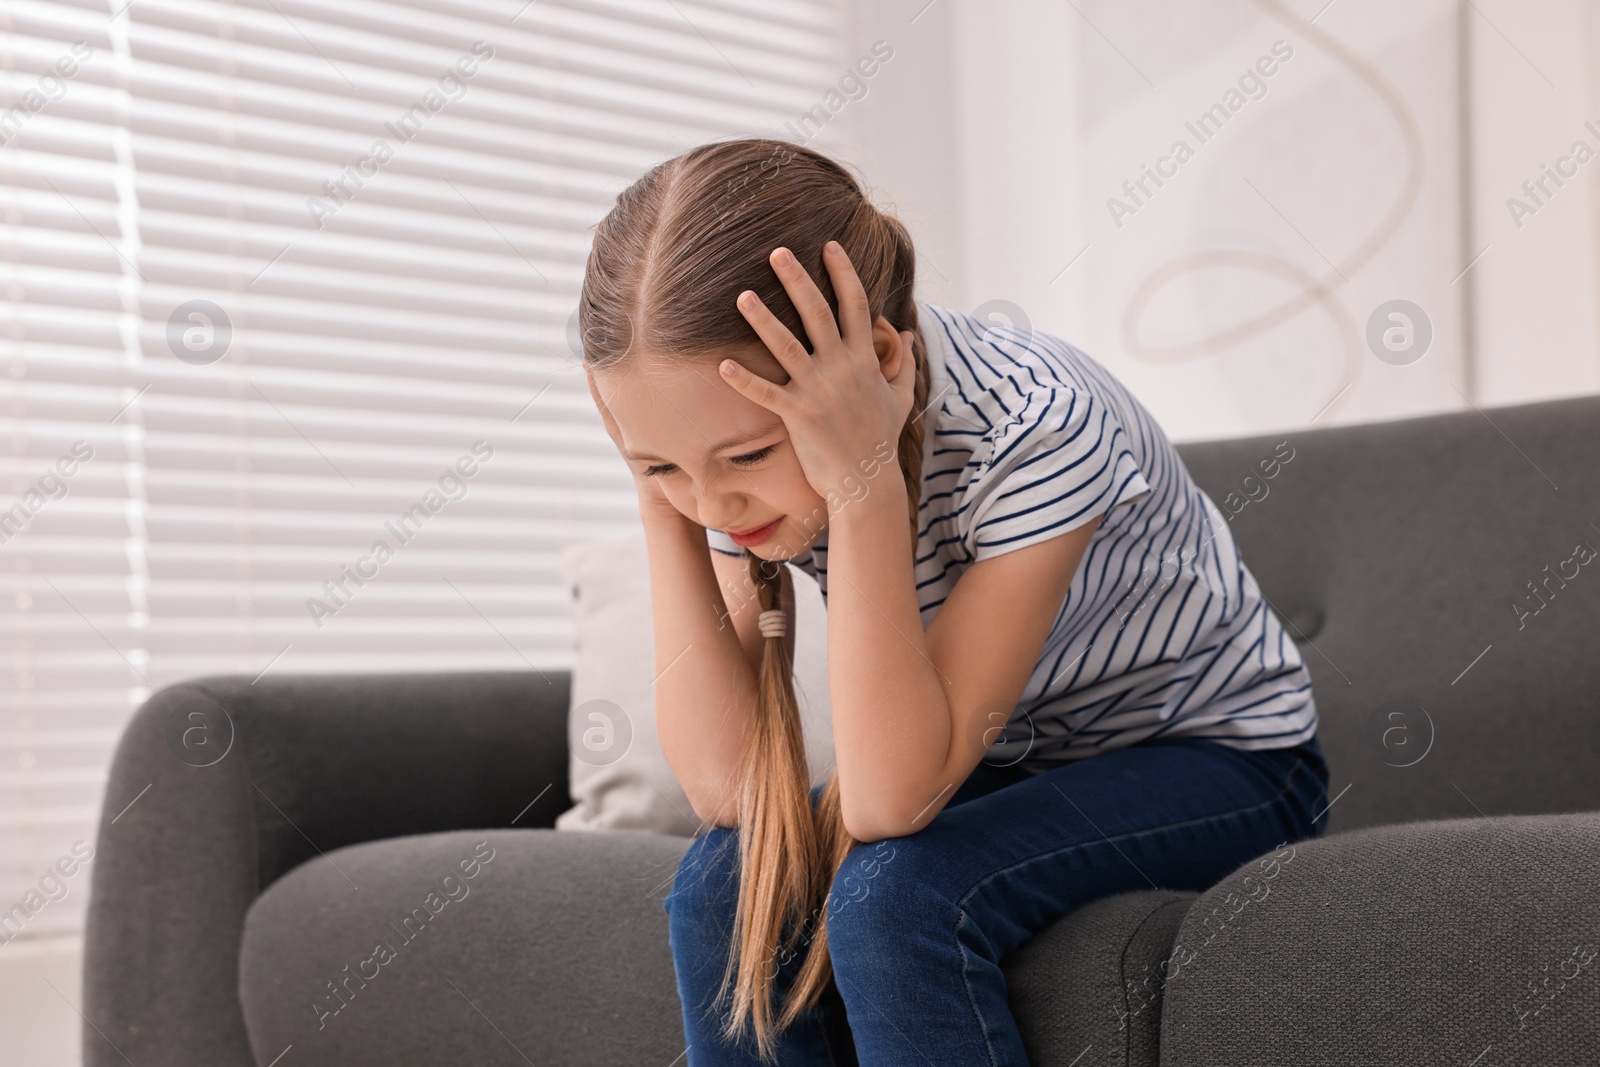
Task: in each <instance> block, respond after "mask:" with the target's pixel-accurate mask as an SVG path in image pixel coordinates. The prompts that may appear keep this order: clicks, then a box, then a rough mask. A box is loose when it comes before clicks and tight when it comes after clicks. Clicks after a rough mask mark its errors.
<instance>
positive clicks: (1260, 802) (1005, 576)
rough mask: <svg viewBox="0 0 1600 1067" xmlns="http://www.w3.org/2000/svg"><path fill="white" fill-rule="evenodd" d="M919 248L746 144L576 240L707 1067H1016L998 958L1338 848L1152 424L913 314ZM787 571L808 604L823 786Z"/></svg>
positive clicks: (1211, 548)
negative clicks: (1296, 856) (1310, 842)
mask: <svg viewBox="0 0 1600 1067" xmlns="http://www.w3.org/2000/svg"><path fill="white" fill-rule="evenodd" d="M914 263H915V255H914V252H913V250H912V246H911V241H910V238H909V236H908V235H907V233H906V230H905V228H904V227H903V225H902V224H901V223H900V222H899V221H898V220H897V219H895V218H894V217H893V216H892V215H889V214H886V213H884V212H881V211H879V210H878V209H877V208H876V207H874V206H873V204H872V203H870V202H869V201H868V200H867V198H866V197H865V196H864V194H863V192H862V189H861V187H860V186H859V185H858V183H857V182H856V181H855V179H854V178H853V177H852V176H851V175H850V174H849V173H848V172H847V171H846V170H845V169H844V168H843V167H841V166H840V165H839V164H838V163H836V162H834V161H833V160H831V159H829V158H828V157H827V156H825V155H822V154H820V153H818V152H816V151H814V150H812V149H808V148H803V147H800V146H798V145H794V144H790V143H787V142H783V141H774V140H765V139H745V140H735V141H727V142H720V143H714V144H709V145H703V146H701V147H698V148H695V149H693V150H691V151H688V152H685V153H684V154H682V155H680V156H678V157H676V158H674V159H671V160H668V161H667V162H665V163H662V164H660V165H659V166H656V167H654V168H653V169H651V170H650V171H649V172H648V173H646V174H645V175H644V176H643V177H642V178H640V179H639V180H638V181H636V182H635V183H634V184H633V185H632V186H630V187H629V188H628V189H626V190H625V191H623V193H622V194H621V196H619V197H618V199H617V203H616V206H615V207H614V209H613V210H612V211H611V212H610V214H608V215H607V216H606V217H605V219H603V220H602V221H601V222H600V223H599V225H598V226H597V228H596V232H595V239H594V245H593V249H592V251H591V253H590V256H589V261H588V265H587V270H586V273H585V277H584V283H583V293H582V297H581V302H580V305H579V315H580V326H581V329H582V338H583V357H584V362H585V371H586V374H587V376H588V381H589V388H590V392H591V394H592V395H593V396H594V400H595V403H596V405H597V406H598V408H599V410H600V412H601V416H602V418H603V420H604V422H605V425H606V429H607V431H608V432H609V433H610V435H611V437H612V440H613V441H614V442H615V443H616V445H617V448H618V450H619V451H620V452H621V453H622V455H623V456H624V458H625V459H626V460H627V462H628V464H629V467H630V469H631V470H632V472H633V475H634V480H635V485H636V488H637V491H638V496H639V505H640V513H641V517H642V519H643V522H644V529H645V537H646V543H647V548H648V554H649V560H650V589H651V600H652V619H653V624H654V634H655V650H656V653H655V655H656V673H657V678H656V683H655V710H656V717H657V725H658V729H659V732H660V737H661V744H662V748H663V750H664V752H665V754H666V757H667V759H668V762H669V763H670V764H671V765H672V768H673V771H674V773H675V774H676V775H677V777H678V780H679V781H680V782H681V783H682V785H683V789H684V792H685V794H686V795H687V796H688V798H689V801H690V803H691V804H693V806H694V810H695V813H696V814H697V815H698V816H699V817H700V818H701V819H702V820H703V821H704V822H705V823H707V824H709V826H710V828H709V829H708V830H707V832H705V833H703V834H701V835H700V836H698V837H696V838H695V840H694V841H693V842H692V843H691V844H690V846H689V849H688V851H687V853H686V854H685V855H684V857H683V860H682V863H681V865H680V866H679V868H678V872H677V876H676V878H675V880H674V884H673V888H672V890H671V892H670V893H669V894H668V896H667V899H666V903H665V907H666V910H667V914H668V926H669V934H670V940H671V946H672V953H673V959H674V963H675V967H676V974H677V983H678V992H679V995H680V997H681V999H682V1003H683V1022H684V1029H685V1034H686V1037H687V1039H688V1045H689V1047H688V1062H689V1064H690V1065H691V1067H710V1065H721V1064H753V1063H758V1062H769V1063H779V1064H785V1065H788V1064H823V1063H828V1064H833V1063H860V1064H866V1065H868V1067H891V1065H894V1067H898V1065H902V1064H906V1065H909V1064H919V1065H926V1064H941V1065H942V1064H961V1065H966V1064H998V1065H1021V1064H1026V1063H1027V1062H1028V1060H1027V1055H1026V1053H1025V1051H1024V1044H1023V1039H1022V1036H1021V1035H1020V1034H1019V1032H1018V1029H1017V1026H1016V1023H1015V1021H1014V1020H1013V1018H1012V1017H1011V1014H1010V1011H1009V1009H1008V1007H1007V999H1006V987H1005V981H1004V977H1003V975H1002V971H1001V963H1002V961H1003V960H1004V959H1005V957H1006V956H1007V954H1009V953H1010V952H1011V951H1012V950H1013V949H1015V948H1017V947H1018V946H1019V945H1021V944H1022V943H1023V942H1025V941H1026V940H1028V938H1030V937H1031V936H1033V935H1034V934H1035V933H1037V932H1039V931H1040V930H1042V929H1043V928H1044V927H1046V926H1047V925H1049V924H1050V923H1052V922H1054V921H1055V920H1057V919H1059V918H1060V917H1061V916H1063V915H1065V914H1067V913H1068V912H1070V911H1072V910H1073V909H1075V908H1078V907H1080V906H1082V905H1083V904H1085V903H1087V902H1088V901H1091V900H1094V899H1096V898H1098V897H1103V896H1106V895H1109V894H1113V893H1118V892H1122V891H1125V890H1133V889H1146V888H1151V887H1160V888H1170V889H1179V890H1194V891H1199V890H1204V889H1207V888H1209V887H1211V886H1212V885H1214V884H1215V883H1217V882H1218V881H1220V880H1221V879H1222V878H1223V877H1225V876H1226V875H1228V874H1229V873H1231V872H1232V871H1234V870H1235V869H1236V868H1238V867H1239V866H1241V865H1242V864H1244V863H1246V862H1248V861H1250V860H1252V859H1254V858H1256V857H1258V856H1260V855H1262V854H1264V853H1266V852H1269V851H1271V850H1272V849H1274V848H1276V847H1278V846H1280V845H1282V844H1284V843H1287V842H1291V841H1297V840H1300V839H1301V838H1305V837H1310V836H1315V835H1318V834H1320V833H1321V832H1322V831H1323V828H1324V824H1325V819H1324V818H1323V817H1322V816H1321V814H1320V812H1321V809H1322V808H1323V807H1324V804H1325V795H1326V788H1327V781H1328V779H1327V766H1326V764H1325V763H1324V761H1323V758H1322V753H1321V750H1320V748H1319V747H1318V745H1317V742H1316V738H1315V734H1316V727H1317V714H1316V707H1315V705H1314V703H1313V701H1312V694H1311V680H1310V676H1309V674H1308V672H1307V670H1306V668H1305V665H1304V663H1303V662H1302V661H1301V658H1300V655H1299V652H1298V650H1297V649H1296V648H1295V646H1294V643H1293V642H1292V641H1290V640H1289V639H1288V638H1287V637H1286V635H1285V633H1284V630H1283V627H1282V626H1281V624H1280V623H1279V621H1278V619H1277V617H1276V616H1275V615H1274V614H1273V613H1272V611H1271V610H1270V609H1269V607H1268V605H1267V604H1266V603H1265V602H1264V600H1263V598H1262V596H1261V593H1260V591H1259V589H1258V588H1257V586H1256V582H1255V579H1254V578H1253V576H1252V575H1251V573H1250V571H1249V570H1248V569H1246V567H1245V565H1244V562H1243V560H1242V559H1241V558H1240V556H1239V552H1238V548H1237V547H1236V545H1235V544H1234V541H1233V538H1232V537H1231V535H1230V534H1229V530H1228V526H1227V523H1226V522H1225V521H1224V520H1223V518H1222V515H1221V513H1220V512H1219V511H1218V509H1217V508H1216V506H1215V505H1214V504H1213V503H1212V502H1211V500H1210V499H1209V498H1208V497H1207V496H1206V494H1205V493H1203V492H1202V491H1201V490H1200V489H1199V488H1198V487H1197V486H1196V485H1195V483H1194V482H1193V481H1192V480H1191V479H1190V477H1189V473H1188V471H1187V470H1185V468H1184V466H1183V463H1182V461H1181V460H1180V459H1179V457H1178V454H1177V452H1176V451H1175V450H1174V449H1173V447H1172V444H1171V442H1169V441H1168V440H1167V438H1166V436H1165V435H1164V434H1163V433H1162V431H1161V428H1160V427H1159V426H1158V425H1157V424H1156V422H1155V420H1154V419H1153V418H1152V417H1151V416H1150V413H1149V412H1148V411H1146V410H1145V408H1144V407H1143V406H1142V405H1141V404H1140V403H1139V402H1138V400H1136V399H1135V398H1134V397H1133V395H1132V394H1130V393H1129V392H1128V391H1127V389H1126V388H1124V387H1123V385H1122V384H1121V383H1120V382H1119V381H1117V379H1116V378H1114V377H1112V375H1111V374H1110V373H1109V372H1108V371H1107V370H1106V369H1105V368H1104V367H1103V366H1101V365H1100V364H1099V363H1097V362H1095V361H1094V360H1093V359H1091V358H1090V357H1089V356H1087V355H1085V354H1084V353H1082V352H1080V351H1078V350H1077V349H1075V348H1073V347H1072V346H1071V345H1069V344H1067V343H1066V342H1064V341H1061V340H1059V339H1057V338H1055V337H1051V336H1049V335H1046V334H1041V333H1029V332H1028V331H1026V330H1016V329H993V328H990V327H988V326H986V324H984V323H983V322H981V321H979V320H976V319H974V318H973V317H971V316H969V315H965V314H962V313H960V312H957V311H952V310H949V309H945V308H940V307H935V306H932V305H930V304H926V303H918V302H917V301H916V300H915V299H914V297H913V292H912V290H913V282H914ZM708 541H709V547H708ZM784 563H789V564H791V565H792V566H795V567H799V568H800V569H802V570H804V571H805V572H806V573H807V574H810V575H812V576H813V577H814V578H815V579H816V580H817V582H818V583H819V585H820V587H821V589H822V592H823V596H824V597H825V598H826V603H827V606H828V629H827V633H828V638H827V639H828V672H829V695H830V703H831V714H832V718H833V734H834V754H835V772H834V773H833V774H832V775H831V776H830V777H829V778H828V779H827V781H826V783H825V784H824V785H822V786H819V787H818V788H817V789H815V790H811V789H809V788H808V783H809V781H810V774H809V771H808V768H807V765H806V758H805V746H804V742H803V738H802V736H801V730H800V720H799V714H798V708H797V704H796V699H795V693H794V684H793V674H792V664H793V650H794V625H793V605H794V599H793V588H792V584H791V582H792V579H791V578H790V575H789V570H788V568H787V567H785V566H783V564H784Z"/></svg>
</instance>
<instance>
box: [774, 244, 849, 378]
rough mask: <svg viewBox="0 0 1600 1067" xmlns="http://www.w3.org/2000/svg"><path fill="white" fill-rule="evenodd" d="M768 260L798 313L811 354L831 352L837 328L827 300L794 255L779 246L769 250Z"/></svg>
mask: <svg viewBox="0 0 1600 1067" xmlns="http://www.w3.org/2000/svg"><path fill="white" fill-rule="evenodd" d="M770 259H771V261H772V269H773V270H774V271H776V272H777V275H778V279H779V280H780V281H782V282H783V288H784V290H785V291H787V292H788V294H789V299H790V300H791V301H793V302H794V308H795V310H796V311H798V312H800V321H801V322H802V323H804V324H805V328H806V336H807V337H809V338H810V339H811V351H812V353H814V354H815V355H819V356H820V355H822V353H823V352H824V351H829V352H831V351H833V348H834V346H835V345H836V344H837V343H838V342H839V326H838V324H837V323H835V322H834V321H833V308H831V307H829V306H828V298H827V297H825V296H823V295H822V290H821V289H818V288H817V283H816V282H815V281H814V280H813V279H812V277H811V272H810V271H808V270H806V269H805V268H804V267H802V266H801V265H800V261H799V260H797V259H795V257H794V253H793V252H791V251H790V250H789V249H787V248H783V247H781V246H780V247H778V248H775V249H773V250H772V255H771V257H770Z"/></svg>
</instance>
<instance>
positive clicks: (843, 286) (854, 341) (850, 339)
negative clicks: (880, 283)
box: [822, 241, 872, 351]
mask: <svg viewBox="0 0 1600 1067" xmlns="http://www.w3.org/2000/svg"><path fill="white" fill-rule="evenodd" d="M822 261H823V263H825V264H827V267H828V277H830V278H831V279H833V295H834V296H836V297H838V299H839V327H840V332H841V333H842V334H843V336H844V343H845V347H846V348H847V349H850V350H851V351H855V350H856V346H857V345H859V344H865V345H866V346H867V347H868V348H870V347H871V346H872V308H871V305H870V304H869V303H868V301H867V290H866V287H865V286H863V285H862V284H861V276H860V275H859V274H857V273H856V267H855V264H854V263H851V262H850V255H849V253H847V252H846V251H845V250H844V246H843V245H841V244H840V243H839V242H838V241H829V242H828V243H827V244H825V245H823V246H822Z"/></svg>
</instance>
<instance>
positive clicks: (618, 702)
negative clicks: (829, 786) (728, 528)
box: [556, 528, 833, 837]
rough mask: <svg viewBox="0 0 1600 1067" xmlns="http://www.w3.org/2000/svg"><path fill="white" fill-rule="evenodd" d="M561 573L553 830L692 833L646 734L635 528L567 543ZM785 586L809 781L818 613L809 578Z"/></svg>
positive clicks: (646, 673)
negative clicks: (566, 655)
mask: <svg viewBox="0 0 1600 1067" xmlns="http://www.w3.org/2000/svg"><path fill="white" fill-rule="evenodd" d="M561 562H562V573H563V577H564V579H565V581H566V585H567V588H568V590H569V591H570V592H571V594H572V597H573V624H574V625H573V630H574V635H575V638H576V641H577V648H576V657H575V659H574V663H573V669H572V695H571V703H570V705H569V711H568V719H567V733H568V739H567V747H568V763H569V766H570V774H571V786H572V801H573V807H572V808H570V809H568V810H567V811H565V812H563V813H562V814H561V815H560V816H558V817H557V819H556V829H558V830H647V831H653V832H656V833H663V834H677V835H680V836H684V837H690V836H693V835H694V833H695V832H696V829H697V827H698V826H699V819H697V818H696V817H695V814H694V809H693V808H691V807H690V806H689V801H688V798H687V797H685V796H684V794H683V790H682V788H680V787H679V785H678V780H677V779H676V778H675V777H674V776H673V773H672V768H671V767H670V766H669V765H668V763H667V759H666V756H665V755H663V754H662V751H661V741H660V738H659V737H658V736H657V734H656V723H655V702H654V692H653V690H652V688H651V679H652V678H653V677H654V675H655V647H654V642H653V638H652V634H651V618H650V568H649V557H648V554H647V553H646V550H645V540H644V530H643V529H642V528H641V529H637V530H635V531H634V532H632V533H630V534H628V535H627V536H625V537H621V538H616V539H613V540H609V541H599V542H587V543H581V544H573V545H569V546H568V547H567V549H566V550H565V551H564V552H563V553H562V561H561ZM789 572H790V575H791V577H793V579H794V590H795V616H796V621H795V627H796V631H795V657H794V658H795V664H794V666H795V694H796V696H797V697H798V698H799V701H800V719H801V726H802V729H803V730H804V732H805V738H806V755H807V758H808V760H809V762H810V765H811V771H812V782H813V784H815V783H818V782H821V781H822V780H823V779H824V778H826V777H827V775H828V774H829V773H830V772H831V771H832V770H833V727H832V720H831V719H830V718H829V714H828V638H827V616H826V611H825V608H824V607H823V603H822V593H821V591H820V590H819V589H818V588H817V583H816V580H815V579H814V578H812V577H811V576H810V575H808V574H806V573H804V572H803V571H801V570H799V569H798V568H795V567H791V568H789Z"/></svg>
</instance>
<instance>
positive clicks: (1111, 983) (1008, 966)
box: [1003, 889, 1196, 1067]
mask: <svg viewBox="0 0 1600 1067" xmlns="http://www.w3.org/2000/svg"><path fill="white" fill-rule="evenodd" d="M1195 898H1196V894H1194V893H1178V892H1171V891H1164V890H1151V889H1145V890H1140V891H1138V892H1133V893H1118V894H1117V895H1116V896H1112V897H1106V898H1104V899H1102V900H1096V901H1094V902H1093V903H1090V904H1086V905H1085V906H1083V907H1081V908H1079V909H1078V910H1077V911H1074V912H1072V913H1071V914H1070V915H1068V916H1066V918H1064V919H1062V920H1061V921H1059V922H1057V923H1056V924H1055V925H1053V926H1051V927H1050V928H1049V929H1047V930H1045V931H1044V932H1043V933H1041V934H1039V935H1037V936H1036V937H1034V938H1033V939H1032V940H1031V941H1029V942H1028V943H1027V944H1025V945H1023V946H1022V947H1021V948H1019V949H1017V951H1015V952H1013V953H1012V954H1011V955H1010V956H1008V957H1007V958H1006V960H1005V962H1004V965H1003V969H1004V971H1005V976H1006V989H1007V994H1008V997H1009V999H1010V1002H1011V1013H1012V1015H1014V1016H1015V1017H1016V1020H1017V1027H1018V1028H1019V1029H1020V1030H1021V1031H1022V1035H1023V1044H1024V1045H1025V1046H1026V1047H1027V1050H1028V1059H1029V1060H1030V1061H1031V1063H1032V1067H1069V1065H1070V1067H1156V1065H1157V1064H1158V1063H1159V1062H1160V1028H1161V997H1162V987H1163V981H1162V979H1163V976H1164V975H1165V973H1166V961H1167V954H1168V953H1169V952H1170V951H1171V950H1172V942H1173V939H1174V938H1175V937H1176V936H1177V934H1178V924H1179V923H1181V922H1182V921H1183V916H1184V913H1185V912H1187V911H1188V910H1189V906H1190V905H1191V904H1193V903H1194V900H1195Z"/></svg>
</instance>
